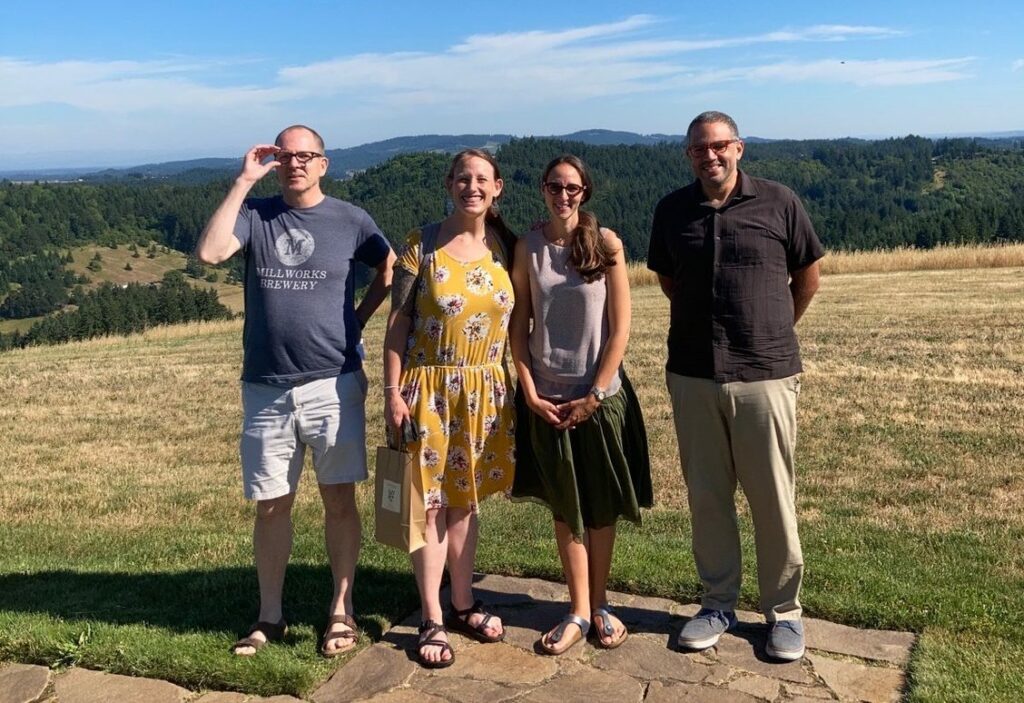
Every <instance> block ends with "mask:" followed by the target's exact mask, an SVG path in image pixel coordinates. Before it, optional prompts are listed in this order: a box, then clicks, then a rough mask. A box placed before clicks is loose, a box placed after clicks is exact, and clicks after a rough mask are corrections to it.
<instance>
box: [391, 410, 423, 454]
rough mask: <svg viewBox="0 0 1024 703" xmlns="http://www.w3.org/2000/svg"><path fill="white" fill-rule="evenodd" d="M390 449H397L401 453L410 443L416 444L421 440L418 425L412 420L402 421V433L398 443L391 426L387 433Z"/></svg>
mask: <svg viewBox="0 0 1024 703" xmlns="http://www.w3.org/2000/svg"><path fill="white" fill-rule="evenodd" d="M384 434H385V435H386V438H387V442H388V447H389V448H391V449H395V450H397V451H400V452H404V451H405V450H406V447H407V446H408V445H409V443H410V442H415V441H416V440H417V439H419V436H420V434H419V430H417V429H416V423H415V422H413V421H412V418H406V419H405V420H403V421H402V432H401V433H400V435H399V437H398V441H397V442H396V441H395V433H394V431H393V430H392V429H391V427H390V426H389V427H388V428H387V429H386V430H385V431H384Z"/></svg>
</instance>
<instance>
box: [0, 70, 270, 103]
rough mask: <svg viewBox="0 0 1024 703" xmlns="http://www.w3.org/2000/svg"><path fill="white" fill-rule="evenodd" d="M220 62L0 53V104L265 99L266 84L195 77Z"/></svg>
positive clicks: (220, 101) (242, 101) (209, 101)
mask: <svg viewBox="0 0 1024 703" xmlns="http://www.w3.org/2000/svg"><path fill="white" fill-rule="evenodd" d="M223 65H224V62H221V61H209V62H203V61H58V62H53V63H39V62H30V61H21V60H18V59H11V58H2V57H0V84H3V86H4V90H3V91H0V107H24V106H30V105H39V104H46V103H51V104H52V103H60V104H64V105H69V106H71V107H75V108H79V109H83V110H96V111H116V112H118V113H125V112H135V111H144V110H151V109H160V110H167V111H176V110H178V109H195V108H197V107H201V106H208V107H210V108H224V107H229V106H232V105H244V104H246V103H251V102H252V101H258V100H263V99H266V98H267V96H268V92H269V91H268V89H267V88H263V87H258V86H248V85H238V86H229V87H220V86H213V85H209V84H205V83H203V82H201V81H200V80H199V78H200V77H201V76H202V75H203V74H204V73H206V72H208V71H210V70H211V69H213V68H221V67H223Z"/></svg>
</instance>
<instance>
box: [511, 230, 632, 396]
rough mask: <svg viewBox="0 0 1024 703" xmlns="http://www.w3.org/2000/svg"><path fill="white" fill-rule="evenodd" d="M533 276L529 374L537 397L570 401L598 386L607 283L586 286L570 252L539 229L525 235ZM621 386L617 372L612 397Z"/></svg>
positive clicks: (610, 388) (604, 338)
mask: <svg viewBox="0 0 1024 703" xmlns="http://www.w3.org/2000/svg"><path fill="white" fill-rule="evenodd" d="M524 239H525V240H526V250H527V260H528V268H529V272H530V301H531V303H532V306H533V330H532V331H531V332H530V370H531V372H532V374H533V382H534V385H535V386H536V387H537V393H538V395H541V396H544V397H545V398H552V399H558V400H572V399H574V398H581V397H583V396H584V395H586V394H587V393H588V392H589V391H590V389H591V388H592V387H593V385H594V376H595V375H596V374H597V366H598V364H599V363H600V361H601V352H602V351H603V350H604V344H605V342H606V341H607V340H608V311H607V306H606V301H607V297H608V288H607V283H606V279H604V278H602V279H600V280H597V281H594V282H593V283H584V282H583V279H582V278H580V275H579V273H577V271H576V269H575V268H573V267H572V265H571V264H570V263H569V248H568V247H560V246H557V245H555V244H552V243H550V242H549V241H548V240H547V239H545V237H544V233H543V232H542V231H541V230H533V231H532V232H529V233H528V234H526V235H524ZM621 386H622V378H621V373H620V372H619V371H617V372H616V373H615V377H614V378H613V379H612V382H611V383H610V384H609V386H608V389H607V391H608V395H612V394H614V393H616V392H618V390H619V388H620V387H621Z"/></svg>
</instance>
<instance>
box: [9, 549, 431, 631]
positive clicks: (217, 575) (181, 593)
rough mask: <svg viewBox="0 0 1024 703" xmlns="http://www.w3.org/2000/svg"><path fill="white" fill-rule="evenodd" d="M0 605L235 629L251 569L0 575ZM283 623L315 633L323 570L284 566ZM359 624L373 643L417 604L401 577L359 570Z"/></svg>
mask: <svg viewBox="0 0 1024 703" xmlns="http://www.w3.org/2000/svg"><path fill="white" fill-rule="evenodd" d="M0 593H3V599H2V604H0V608H2V609H3V610H6V611H8V612H15V613H16V612H21V613H23V614H32V613H36V614H40V615H49V616H50V617H53V618H56V619H61V620H88V621H99V622H104V623H108V624H111V625H150V626H157V627H162V628H166V629H168V630H171V631H174V632H182V633H184V632H202V631H216V632H222V631H225V630H226V631H229V632H234V631H238V632H242V631H243V630H244V629H245V627H246V625H248V624H249V623H250V622H252V621H253V620H255V619H256V615H257V605H258V597H257V584H256V574H255V569H254V568H253V567H246V568H242V567H233V568H217V569H211V570H208V571H199V570H193V571H178V572H155V573H125V572H112V573H107V572H77V571H70V570H62V571H39V572H35V573H29V574H3V575H0ZM284 593H285V595H284V611H285V619H286V620H288V622H289V623H290V624H292V625H296V624H307V625H311V626H313V627H315V628H316V629H317V631H319V630H321V629H322V628H323V626H324V624H325V623H326V621H327V608H328V605H329V602H330V599H331V595H332V581H331V572H330V569H329V568H328V567H327V566H311V565H306V564H291V565H289V567H288V571H287V574H286V578H285V588H284ZM354 600H355V603H354V605H355V611H356V613H357V614H358V617H359V621H360V626H361V627H362V628H363V629H364V631H365V632H366V634H367V635H368V636H369V637H370V638H371V639H374V640H379V639H380V637H381V635H382V634H383V630H384V628H385V627H386V626H387V624H388V623H392V622H395V621H396V620H398V619H401V618H402V617H403V616H405V615H406V614H408V613H409V612H410V611H411V610H412V609H413V608H414V607H416V605H417V603H418V599H417V597H416V584H415V581H414V580H413V577H412V574H411V573H408V572H398V571H388V570H383V569H379V568H376V567H362V566H361V567H360V568H359V570H358V572H357V574H356V587H355V591H354Z"/></svg>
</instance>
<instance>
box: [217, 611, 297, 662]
mask: <svg viewBox="0 0 1024 703" xmlns="http://www.w3.org/2000/svg"><path fill="white" fill-rule="evenodd" d="M257 632H262V633H263V636H264V637H265V638H266V639H265V640H260V639H256V638H255V637H253V635H254V634H256V633H257ZM287 634H288V623H286V622H285V621H284V618H282V619H281V622H264V621H263V620H260V621H259V622H255V623H253V624H252V625H251V626H250V627H249V634H247V635H246V636H245V637H243V638H242V639H240V640H238V641H237V642H235V643H234V644H233V645H231V651H232V652H233V653H234V654H235V656H239V657H251V656H252V654H241V653H240V652H238V651H237V650H239V649H241V648H242V647H252V648H253V649H254V650H256V651H255V652H253V654H255V653H256V652H258V651H260V650H261V649H263V647H264V645H266V644H267V643H268V642H279V641H280V640H283V639H284V638H285V635H287Z"/></svg>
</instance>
